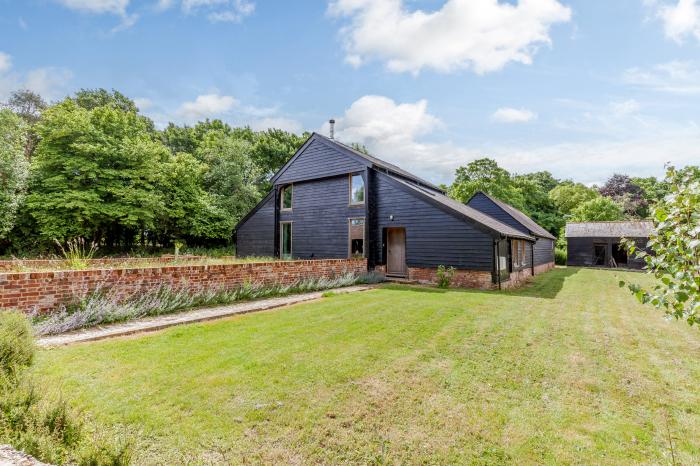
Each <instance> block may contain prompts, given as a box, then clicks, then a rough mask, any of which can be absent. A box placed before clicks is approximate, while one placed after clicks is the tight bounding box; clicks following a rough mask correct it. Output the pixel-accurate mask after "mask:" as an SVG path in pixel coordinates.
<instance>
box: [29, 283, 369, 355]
mask: <svg viewBox="0 0 700 466" xmlns="http://www.w3.org/2000/svg"><path fill="white" fill-rule="evenodd" d="M371 288H372V287H371V286H365V285H363V286H349V287H345V288H335V289H332V290H324V291H315V292H313V293H304V294H297V295H292V296H285V297H282V298H270V299H261V300H258V301H249V302H245V303H240V304H231V305H228V306H219V307H208V308H201V309H194V310H192V311H185V312H179V313H176V314H168V315H163V316H158V317H148V318H144V319H138V320H132V321H130V322H124V323H121V324H112V325H106V326H104V327H93V328H87V329H84V330H78V331H75V332H69V333H63V334H60V335H51V336H47V337H43V338H39V340H38V341H37V344H38V345H39V346H42V347H52V346H62V345H70V344H73V343H82V342H87V341H95V340H102V339H105V338H113V337H120V336H125V335H132V334H135V333H143V332H153V331H156V330H162V329H164V328H168V327H173V326H175V325H182V324H191V323H194V322H203V321H206V320H214V319H220V318H222V317H228V316H232V315H238V314H247V313H249V312H257V311H264V310H267V309H273V308H276V307H282V306H288V305H290V304H297V303H301V302H304V301H311V300H314V299H319V298H321V297H322V296H323V294H324V293H327V292H330V291H332V292H334V293H352V292H355V291H365V290H369V289H371Z"/></svg>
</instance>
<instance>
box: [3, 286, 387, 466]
mask: <svg viewBox="0 0 700 466" xmlns="http://www.w3.org/2000/svg"><path fill="white" fill-rule="evenodd" d="M372 288H374V287H373V286H370V285H359V286H349V287H345V288H333V289H330V290H323V291H314V292H312V293H304V294H298V295H291V296H284V297H280V298H268V299H261V300H257V301H249V302H244V303H239V304H231V305H227V306H217V307H208V308H199V309H194V310H191V311H185V312H179V313H175V314H167V315H162V316H157V317H147V318H143V319H138V320H132V321H129V322H124V323H120V324H111V325H106V326H104V327H93V328H87V329H82V330H77V331H74V332H68V333H63V334H60V335H50V336H46V337H41V338H39V339H38V340H37V345H38V346H40V347H43V348H51V347H56V346H64V345H71V344H74V343H83V342H89V341H97V340H104V339H107V338H115V337H122V336H127V335H134V334H137V333H146V332H155V331H158V330H163V329H166V328H168V327H174V326H176V325H183V324H192V323H196V322H205V321H208V320H215V319H221V318H224V317H229V316H234V315H241V314H248V313H251V312H259V311H265V310H269V309H274V308H279V307H283V306H289V305H292V304H297V303H302V302H305V301H312V300H315V299H319V298H321V297H322V296H323V294H324V293H329V292H333V293H353V292H356V291H366V290H370V289H372ZM0 466H2V465H1V464H0Z"/></svg>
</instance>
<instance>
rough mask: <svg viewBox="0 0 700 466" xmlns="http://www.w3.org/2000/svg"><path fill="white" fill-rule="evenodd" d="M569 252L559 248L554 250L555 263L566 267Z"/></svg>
mask: <svg viewBox="0 0 700 466" xmlns="http://www.w3.org/2000/svg"><path fill="white" fill-rule="evenodd" d="M566 258H567V252H566V248H560V247H557V248H555V249H554V263H555V264H557V265H566Z"/></svg>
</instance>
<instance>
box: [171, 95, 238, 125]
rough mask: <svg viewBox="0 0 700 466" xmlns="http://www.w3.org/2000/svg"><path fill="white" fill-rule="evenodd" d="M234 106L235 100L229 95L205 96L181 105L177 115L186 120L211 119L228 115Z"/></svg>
mask: <svg viewBox="0 0 700 466" xmlns="http://www.w3.org/2000/svg"><path fill="white" fill-rule="evenodd" d="M236 104H237V101H236V99H234V98H233V97H231V96H230V95H219V94H205V95H200V96H197V98H196V99H195V100H194V101H192V102H185V103H183V104H182V105H181V106H180V108H179V109H178V110H177V114H178V115H179V116H181V117H183V118H185V119H188V120H197V119H200V118H212V117H216V116H220V115H224V114H227V113H229V112H230V111H231V110H232V109H233V107H234V106H235V105H236Z"/></svg>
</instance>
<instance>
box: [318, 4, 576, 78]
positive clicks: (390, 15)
mask: <svg viewBox="0 0 700 466" xmlns="http://www.w3.org/2000/svg"><path fill="white" fill-rule="evenodd" d="M329 13H330V14H331V15H333V16H336V17H343V18H349V24H348V25H347V26H345V27H343V28H342V29H341V31H340V34H341V37H342V38H343V40H344V44H345V49H346V52H347V55H346V61H347V62H348V63H350V64H351V65H353V66H360V65H362V64H363V63H365V62H367V61H370V60H379V61H382V62H384V63H385V64H386V67H387V68H388V69H389V70H391V71H394V72H411V73H414V74H416V73H418V72H420V71H421V70H422V69H423V68H428V69H433V70H435V71H438V72H451V71H454V70H458V69H472V70H474V71H475V72H477V73H479V74H481V73H486V72H490V71H496V70H500V69H501V68H503V67H504V66H505V65H506V64H508V63H509V62H517V63H523V64H530V63H532V58H533V55H534V54H535V53H536V51H537V48H538V45H540V44H550V43H551V39H550V37H549V29H550V27H551V26H552V25H553V24H555V23H561V22H567V21H569V20H570V18H571V10H570V9H569V8H567V7H565V6H563V5H562V4H561V3H559V1H557V0H521V1H519V2H517V3H516V4H512V3H507V2H500V1H498V0H447V2H446V3H445V4H444V5H443V6H442V8H440V9H439V10H437V11H433V12H426V11H423V10H415V11H409V10H408V8H407V7H406V6H405V5H404V2H403V0H333V1H332V2H331V4H330V6H329Z"/></svg>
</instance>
